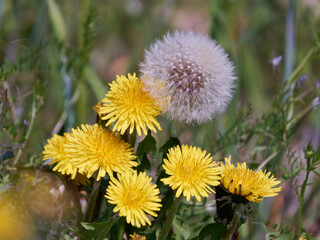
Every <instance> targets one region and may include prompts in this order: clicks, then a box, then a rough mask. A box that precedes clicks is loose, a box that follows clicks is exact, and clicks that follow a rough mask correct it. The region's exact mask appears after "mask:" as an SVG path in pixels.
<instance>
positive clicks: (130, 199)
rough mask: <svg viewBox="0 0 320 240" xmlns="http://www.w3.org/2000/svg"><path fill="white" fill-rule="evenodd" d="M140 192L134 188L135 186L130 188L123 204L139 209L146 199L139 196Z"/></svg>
mask: <svg viewBox="0 0 320 240" xmlns="http://www.w3.org/2000/svg"><path fill="white" fill-rule="evenodd" d="M139 193H140V190H137V189H135V188H134V186H132V187H130V188H128V189H127V190H126V192H125V193H124V195H123V203H124V205H126V206H130V207H139V206H141V203H142V202H145V199H144V197H143V195H142V194H139Z"/></svg>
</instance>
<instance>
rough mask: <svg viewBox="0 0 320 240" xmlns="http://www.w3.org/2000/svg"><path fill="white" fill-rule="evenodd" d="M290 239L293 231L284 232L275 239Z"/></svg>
mask: <svg viewBox="0 0 320 240" xmlns="http://www.w3.org/2000/svg"><path fill="white" fill-rule="evenodd" d="M292 239H294V233H292V232H290V233H286V234H284V235H282V236H280V237H278V238H277V240H292Z"/></svg>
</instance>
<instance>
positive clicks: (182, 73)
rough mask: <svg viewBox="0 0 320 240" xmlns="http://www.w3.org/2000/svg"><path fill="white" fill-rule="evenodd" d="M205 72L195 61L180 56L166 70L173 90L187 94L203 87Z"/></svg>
mask: <svg viewBox="0 0 320 240" xmlns="http://www.w3.org/2000/svg"><path fill="white" fill-rule="evenodd" d="M206 75H207V74H206V73H205V72H204V70H203V69H202V67H200V66H199V65H198V64H197V63H196V62H195V61H193V60H189V59H185V58H182V59H180V60H179V61H175V62H173V63H172V66H171V68H170V69H169V71H168V79H169V81H170V82H171V85H172V86H173V88H174V89H175V90H181V91H183V92H187V93H188V94H193V93H196V92H198V91H199V90H200V89H202V88H204V82H205V78H206Z"/></svg>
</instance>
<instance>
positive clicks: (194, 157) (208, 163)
mask: <svg viewBox="0 0 320 240" xmlns="http://www.w3.org/2000/svg"><path fill="white" fill-rule="evenodd" d="M167 157H168V159H163V162H164V164H163V165H162V166H163V168H164V169H165V171H166V173H167V174H168V175H170V176H169V177H168V178H163V179H161V181H162V182H163V183H164V184H166V185H169V186H170V187H171V188H172V189H173V190H176V189H177V192H176V197H179V196H180V195H181V193H183V196H185V197H186V198H187V201H189V200H190V196H195V197H196V199H197V200H198V201H199V202H200V201H201V196H202V197H208V193H213V192H214V190H213V189H212V188H211V187H210V185H211V186H217V185H219V184H220V182H219V180H220V176H219V174H220V167H218V166H217V164H216V162H214V161H212V157H211V156H210V154H207V152H206V151H202V150H201V149H200V148H197V147H192V146H186V145H182V148H180V146H177V147H175V148H170V149H169V153H168V154H167Z"/></svg>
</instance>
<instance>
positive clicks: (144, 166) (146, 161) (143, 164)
mask: <svg viewBox="0 0 320 240" xmlns="http://www.w3.org/2000/svg"><path fill="white" fill-rule="evenodd" d="M139 159H140V158H139ZM140 161H141V163H140V165H139V167H138V169H137V170H138V172H142V171H144V170H148V169H150V168H151V163H150V161H149V159H148V157H147V155H146V154H143V156H142V158H141V159H140Z"/></svg>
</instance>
